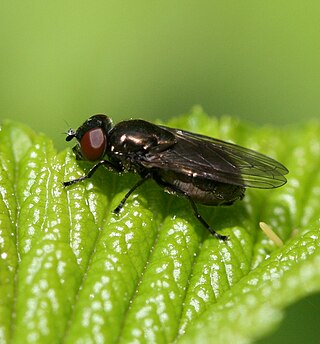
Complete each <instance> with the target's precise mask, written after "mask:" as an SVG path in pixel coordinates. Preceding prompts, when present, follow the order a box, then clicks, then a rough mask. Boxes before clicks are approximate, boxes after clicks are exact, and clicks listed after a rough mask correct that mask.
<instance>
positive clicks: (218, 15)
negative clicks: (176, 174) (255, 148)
mask: <svg viewBox="0 0 320 344" xmlns="http://www.w3.org/2000/svg"><path fill="white" fill-rule="evenodd" d="M319 18H320V2H319V1H293V0H291V1H288V0H287V1H279V0H277V1H257V0H256V1H236V0H233V1H188V0H184V1H164V0H162V1H146V0H144V1H102V0H100V1H40V0H37V1H32V0H31V1H16V0H15V1H1V2H0V28H1V29H0V42H1V50H0V76H1V77H0V117H1V119H2V118H12V119H15V120H19V121H22V122H24V123H27V124H29V125H31V126H32V127H33V128H34V129H35V130H37V131H42V132H44V133H46V134H48V135H49V136H51V137H52V138H53V139H54V141H55V144H56V146H58V147H59V148H62V147H64V142H63V141H64V136H63V135H61V133H62V132H64V131H65V130H66V129H68V128H69V126H72V127H77V126H78V125H79V124H80V122H82V121H83V120H84V119H86V118H87V117H89V115H92V114H94V113H98V112H102V113H107V114H110V115H112V117H113V118H114V119H115V121H118V120H120V119H126V118H130V117H140V118H144V119H149V120H153V119H155V118H160V119H163V120H165V119H167V118H169V117H171V116H175V115H178V114H180V113H183V112H186V111H188V110H189V109H190V108H191V107H192V106H193V105H195V104H200V105H202V106H203V108H204V109H205V111H206V112H208V113H209V114H211V115H217V116H220V115H223V114H230V115H233V116H238V117H240V118H243V119H246V120H250V121H254V122H258V123H270V122H271V123H275V124H283V123H295V122H301V121H305V120H306V119H307V118H310V117H318V118H319V117H320V116H319V113H320V101H319V98H320V97H319V90H320V78H319V76H320V39H319V38H320V19H319ZM66 122H67V123H66Z"/></svg>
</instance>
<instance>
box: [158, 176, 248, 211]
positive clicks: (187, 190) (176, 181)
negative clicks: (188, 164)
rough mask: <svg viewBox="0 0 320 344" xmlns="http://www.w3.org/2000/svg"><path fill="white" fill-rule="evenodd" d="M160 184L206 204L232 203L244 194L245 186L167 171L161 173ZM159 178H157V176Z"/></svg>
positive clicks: (170, 190) (171, 190)
mask: <svg viewBox="0 0 320 344" xmlns="http://www.w3.org/2000/svg"><path fill="white" fill-rule="evenodd" d="M160 174H161V176H160V178H161V180H160V182H159V184H161V185H162V186H165V187H166V189H167V190H168V191H169V192H176V193H181V194H182V195H185V196H188V197H190V198H191V199H192V200H193V201H195V202H197V203H201V204H205V205H223V204H224V205H230V204H232V203H233V202H235V201H236V200H238V199H242V198H243V196H244V192H245V188H244V187H241V186H238V185H232V184H225V183H220V182H216V181H214V180H208V179H205V178H199V177H196V176H195V177H194V176H188V175H185V174H180V173H174V172H170V171H165V172H161V173H160ZM156 180H157V178H156Z"/></svg>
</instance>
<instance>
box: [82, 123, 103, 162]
mask: <svg viewBox="0 0 320 344" xmlns="http://www.w3.org/2000/svg"><path fill="white" fill-rule="evenodd" d="M80 147H81V153H82V155H83V157H84V158H85V159H87V160H90V161H95V160H99V159H101V158H102V157H103V154H104V151H105V148H106V136H105V134H104V132H103V130H102V129H101V128H92V129H89V130H88V131H86V132H85V133H84V134H83V136H82V138H81V140H80Z"/></svg>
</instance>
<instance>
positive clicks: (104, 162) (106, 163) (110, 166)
mask: <svg viewBox="0 0 320 344" xmlns="http://www.w3.org/2000/svg"><path fill="white" fill-rule="evenodd" d="M100 166H104V167H106V168H107V169H108V170H111V171H115V172H121V169H120V168H117V166H115V165H113V164H112V163H111V162H110V161H108V160H101V161H99V162H98V163H96V164H95V165H94V166H93V167H92V168H91V170H90V171H89V172H88V173H87V174H86V175H84V176H82V177H80V178H77V179H73V180H69V181H67V182H63V186H64V187H66V186H69V185H72V184H75V183H78V182H82V181H83V180H85V179H88V178H91V177H92V175H93V174H94V173H95V172H96V171H97V169H98V168H99V167H100Z"/></svg>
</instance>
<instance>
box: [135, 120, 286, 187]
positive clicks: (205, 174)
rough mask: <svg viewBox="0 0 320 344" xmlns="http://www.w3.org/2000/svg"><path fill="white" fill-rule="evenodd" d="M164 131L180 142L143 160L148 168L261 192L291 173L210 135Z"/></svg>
mask: <svg viewBox="0 0 320 344" xmlns="http://www.w3.org/2000/svg"><path fill="white" fill-rule="evenodd" d="M161 128H162V129H164V130H167V131H169V132H170V133H172V134H174V136H175V138H176V143H175V144H174V145H173V146H171V147H170V148H168V149H167V150H164V151H162V152H152V151H150V152H149V154H147V155H146V156H144V158H143V161H141V163H142V164H143V165H144V166H145V167H146V168H153V167H154V168H161V169H164V170H170V171H174V172H182V173H184V174H187V175H190V176H194V177H200V178H205V179H208V180H214V181H217V182H222V183H227V184H234V185H239V186H245V187H252V188H261V189H272V188H277V187H279V186H281V185H283V184H285V183H286V181H287V180H286V178H285V177H284V175H285V174H287V173H288V170H287V169H286V168H285V167H284V166H283V165H282V164H280V163H279V162H277V161H276V160H274V159H272V158H269V157H267V156H265V155H263V154H261V153H258V152H255V151H253V150H251V149H247V148H244V147H240V146H237V145H234V144H232V143H227V142H224V141H221V140H217V139H213V138H210V137H208V136H203V135H197V134H193V133H191V132H188V131H183V130H179V129H171V128H167V127H164V126H161Z"/></svg>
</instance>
